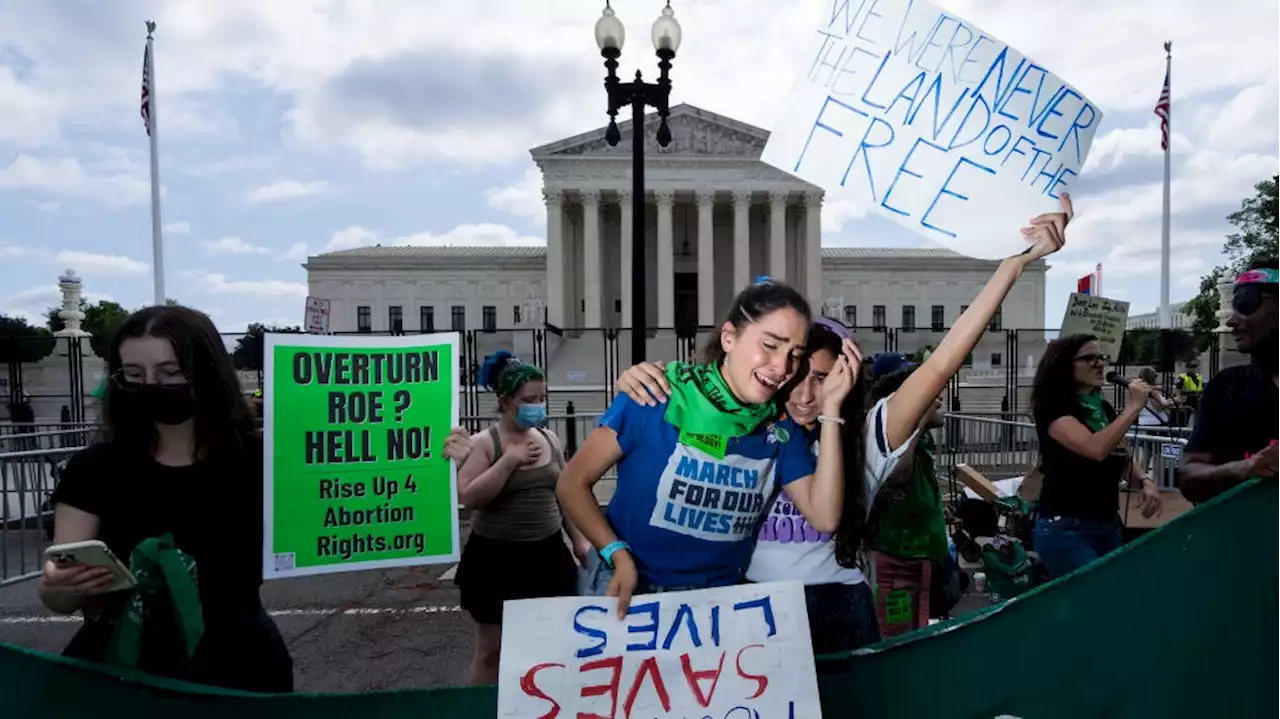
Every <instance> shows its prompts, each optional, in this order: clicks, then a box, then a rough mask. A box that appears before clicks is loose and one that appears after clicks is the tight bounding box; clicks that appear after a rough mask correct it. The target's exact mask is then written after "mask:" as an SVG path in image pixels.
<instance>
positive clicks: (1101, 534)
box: [1035, 517, 1124, 578]
mask: <svg viewBox="0 0 1280 719" xmlns="http://www.w3.org/2000/svg"><path fill="white" fill-rule="evenodd" d="M1035 540H1036V552H1037V553H1038V554H1039V555H1040V561H1042V562H1044V568H1045V569H1046V570H1048V572H1049V576H1050V577H1053V578H1057V577H1061V576H1063V575H1066V574H1070V573H1072V572H1074V571H1075V570H1077V569H1079V568H1080V567H1083V566H1084V565H1086V564H1089V563H1090V562H1092V561H1094V560H1095V559H1098V558H1099V557H1101V556H1103V555H1104V554H1110V553H1111V552H1113V551H1115V550H1117V549H1119V548H1120V545H1121V544H1122V543H1123V541H1124V539H1123V537H1122V536H1121V533H1120V520H1118V519H1113V520H1111V521H1110V522H1091V521H1088V520H1084V519H1072V518H1071V517H1040V518H1038V519H1037V520H1036V530H1035Z"/></svg>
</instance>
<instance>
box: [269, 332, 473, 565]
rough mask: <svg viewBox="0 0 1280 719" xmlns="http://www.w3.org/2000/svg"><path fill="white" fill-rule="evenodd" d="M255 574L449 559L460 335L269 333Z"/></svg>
mask: <svg viewBox="0 0 1280 719" xmlns="http://www.w3.org/2000/svg"><path fill="white" fill-rule="evenodd" d="M265 360H266V361H265V368H264V377H265V388H264V395H265V396H264V398H263V430H264V433H265V441H266V447H267V452H266V459H265V462H266V467H265V468H264V474H265V482H264V489H263V491H264V498H263V500H264V501H263V536H264V544H265V546H264V548H263V557H262V562H263V566H262V571H263V576H264V577H266V578H268V579H271V578H279V577H296V576H302V575H307V574H324V573H329V572H350V571H358V570H362V569H376V568H382V567H404V566H411V565H418V564H436V563H441V562H455V561H457V560H458V556H459V541H458V514H457V509H456V508H457V503H458V498H457V485H456V482H455V480H456V477H455V472H456V468H455V467H454V464H453V462H451V461H450V460H448V459H446V458H445V457H444V454H443V452H444V440H445V437H447V436H448V434H449V430H450V429H451V428H453V427H454V426H456V425H457V423H458V407H457V397H458V375H457V371H456V370H457V367H458V339H457V335H456V334H451V333H450V334H435V335H419V336H415V337H368V336H363V337H335V336H325V335H298V334H268V335H267V336H266V349H265Z"/></svg>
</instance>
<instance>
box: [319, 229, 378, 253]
mask: <svg viewBox="0 0 1280 719" xmlns="http://www.w3.org/2000/svg"><path fill="white" fill-rule="evenodd" d="M378 237H379V234H378V233H377V232H374V231H373V230H370V229H366V228H364V227H360V226H359V225H352V226H350V227H344V228H343V229H341V230H338V231H337V232H335V233H333V237H331V238H330V239H329V244H328V245H327V246H325V248H324V249H325V252H334V251H337V250H350V249H354V248H356V247H366V246H368V245H372V244H373V243H375V242H377V241H378Z"/></svg>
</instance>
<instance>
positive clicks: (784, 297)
mask: <svg viewBox="0 0 1280 719" xmlns="http://www.w3.org/2000/svg"><path fill="white" fill-rule="evenodd" d="M786 308H791V309H793V310H795V311H796V312H799V313H800V314H801V315H802V316H803V317H804V319H805V321H809V320H811V319H813V313H812V312H811V311H810V309H809V301H808V300H806V299H805V298H804V295H802V294H800V292H799V291H798V290H796V289H795V288H794V287H792V286H791V285H788V284H784V283H782V282H774V281H772V280H769V279H763V280H760V281H757V282H756V283H755V284H754V285H751V286H749V287H747V288H746V289H744V290H743V291H741V292H739V293H738V296H737V297H734V298H733V305H732V306H731V308H730V310H729V315H728V316H727V317H725V319H724V321H725V322H728V323H729V324H731V325H733V327H734V329H736V330H738V331H739V332H741V331H742V330H743V328H745V327H746V326H747V325H749V324H751V323H752V322H755V321H756V320H758V319H760V318H761V317H764V316H765V315H769V314H773V313H774V312H777V311H778V310H781V309H786ZM836 355H837V356H839V351H838V350H837V353H836ZM698 361H699V362H702V363H703V364H715V365H718V364H720V363H721V362H723V361H724V345H722V344H721V343H720V333H719V332H718V331H717V332H712V333H711V337H710V338H709V339H708V340H707V343H706V344H705V345H704V346H703V347H702V351H701V352H700V353H699V354H698Z"/></svg>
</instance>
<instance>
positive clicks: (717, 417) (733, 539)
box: [558, 281, 858, 616]
mask: <svg viewBox="0 0 1280 719" xmlns="http://www.w3.org/2000/svg"><path fill="white" fill-rule="evenodd" d="M810 319H811V318H810V311H809V304H808V302H807V301H805V299H804V297H802V296H801V295H800V293H799V292H797V291H796V290H795V289H793V288H791V287H789V286H787V285H784V284H781V283H775V282H769V281H764V282H760V283H758V284H755V285H752V286H751V287H748V288H746V289H745V290H743V291H742V292H741V293H740V294H739V295H738V296H737V297H736V298H735V299H734V301H733V305H732V309H731V310H730V312H729V317H728V319H727V320H726V321H725V322H724V324H723V325H721V327H720V332H719V333H718V334H717V335H716V336H715V337H713V338H712V340H711V342H709V343H708V345H707V346H706V347H705V348H704V350H703V354H702V357H701V362H699V363H697V364H692V365H687V364H680V363H673V364H671V365H669V366H668V367H667V368H666V370H665V377H666V380H667V382H668V384H669V386H670V398H669V399H668V401H667V402H666V403H665V404H664V405H657V404H656V403H655V404H653V405H646V404H644V403H640V402H636V401H635V400H633V399H631V398H630V397H626V396H621V397H618V398H616V399H615V400H614V402H613V404H612V405H611V406H610V407H609V410H608V411H607V412H606V413H605V415H604V416H603V417H601V419H600V424H599V426H598V427H597V429H596V430H595V431H593V432H592V433H591V434H590V435H589V436H588V437H587V439H586V441H585V442H584V443H583V446H582V448H581V449H579V450H578V452H577V454H575V455H574V458H573V461H572V462H570V463H569V464H568V466H566V467H565V470H564V472H563V473H562V474H561V475H560V482H559V485H558V493H559V495H560V501H561V504H562V505H563V506H564V508H565V511H566V512H567V513H568V514H569V517H570V519H572V520H573V522H574V524H575V525H577V527H578V528H579V529H580V530H582V533H583V534H584V535H585V536H586V538H587V539H588V540H590V542H591V544H592V545H593V546H594V547H595V548H596V550H597V551H596V552H593V553H591V554H590V555H588V557H587V562H586V568H587V573H588V581H587V585H588V586H587V587H586V591H587V592H588V593H590V594H607V595H608V596H616V597H618V600H619V606H618V611H619V616H624V615H625V614H626V612H627V609H628V608H629V605H630V600H631V596H632V594H634V593H654V592H664V591H676V590H686V589H704V588H709V587H720V586H728V585H733V584H738V583H740V582H741V581H742V580H743V575H744V572H745V569H746V566H747V561H748V559H749V558H750V553H751V548H752V546H754V544H755V541H754V539H755V535H756V533H757V532H758V531H759V528H760V520H761V518H762V517H763V516H764V514H765V512H766V511H767V510H768V507H769V505H770V504H771V503H772V502H773V500H774V498H775V496H776V494H775V491H776V490H777V489H778V488H780V487H786V489H787V492H788V494H789V496H790V497H791V499H792V502H793V503H794V505H795V506H796V507H797V508H798V509H799V511H800V513H801V514H803V515H804V517H805V518H806V519H807V520H808V522H809V524H810V525H812V526H813V527H814V528H815V529H816V530H818V531H823V532H831V531H834V530H835V529H836V527H837V525H838V524H839V522H840V513H841V508H842V506H843V504H844V477H843V468H842V466H841V462H842V459H843V456H842V454H841V453H840V452H832V453H830V455H829V456H826V457H824V458H823V461H822V462H821V463H819V462H817V461H816V460H815V459H814V456H813V454H812V453H811V452H810V451H809V443H808V441H807V440H806V439H805V438H804V437H803V436H802V432H801V429H800V427H799V425H797V424H796V423H795V422H793V421H791V420H790V419H779V412H778V407H777V405H776V404H775V402H774V398H775V395H777V393H778V390H779V389H780V388H781V387H783V386H784V385H786V384H787V382H788V381H789V380H791V379H792V378H793V377H794V376H795V374H796V372H797V370H798V369H799V367H800V365H801V362H802V361H803V360H804V357H805V354H806V342H807V341H808V334H809V323H810ZM844 350H845V351H844V352H842V354H841V356H840V357H839V358H838V359H837V361H836V365H835V367H834V368H833V370H832V372H831V374H830V375H829V376H828V377H827V379H826V380H825V382H824V384H825V385H826V395H827V397H828V398H829V399H831V400H832V401H834V402H837V403H838V402H839V401H841V400H843V398H844V396H845V395H847V394H848V392H849V390H850V388H851V387H852V385H853V373H852V371H851V368H850V361H851V360H852V362H853V364H854V365H856V364H857V362H858V358H857V357H856V355H855V354H854V349H853V345H852V343H849V344H848V345H847V346H846V347H845V348H844ZM822 432H823V434H822V437H823V441H824V442H826V441H830V442H831V443H832V444H833V445H834V444H837V443H838V442H839V441H840V439H839V435H840V432H839V425H837V424H835V423H831V424H830V425H824V426H823V430H822ZM615 464H616V465H617V468H618V469H617V472H618V486H617V490H616V491H615V493H614V496H613V500H612V501H611V502H610V503H609V508H608V514H607V516H606V514H605V513H602V512H601V511H600V506H599V504H597V502H596V499H595V495H594V494H593V493H592V491H591V488H592V486H593V485H594V484H595V483H596V482H597V481H599V480H600V478H601V477H602V476H603V475H604V473H605V472H606V471H608V469H609V468H610V467H612V466H614V465H615Z"/></svg>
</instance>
